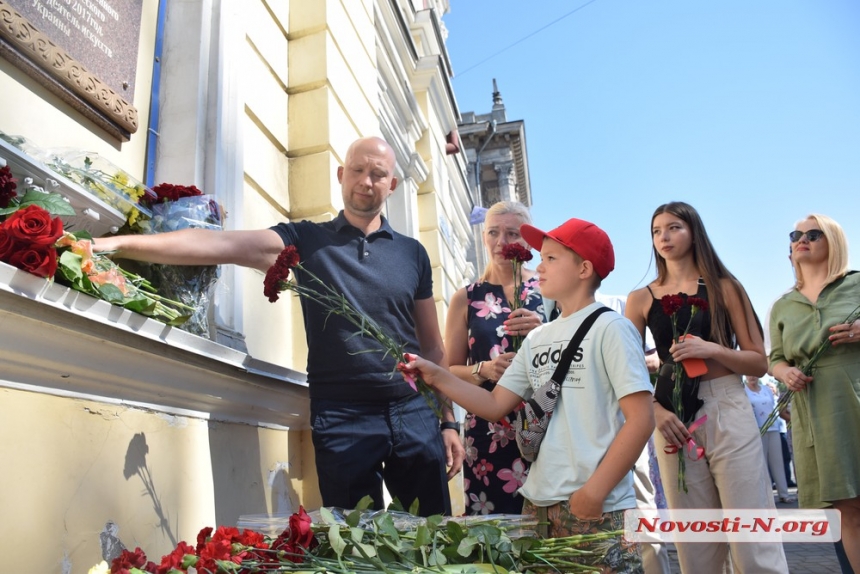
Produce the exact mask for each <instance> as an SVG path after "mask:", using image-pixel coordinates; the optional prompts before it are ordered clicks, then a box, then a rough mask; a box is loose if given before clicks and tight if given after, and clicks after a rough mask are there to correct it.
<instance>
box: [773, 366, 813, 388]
mask: <svg viewBox="0 0 860 574" xmlns="http://www.w3.org/2000/svg"><path fill="white" fill-rule="evenodd" d="M779 367H780V368H778V369H774V373H773V376H774V377H776V378H777V379H779V380H780V381H782V382H783V383H785V386H786V387H788V389H789V390H791V391H794V392H798V391H802V390H803V389H805V388H806V385H808V384H809V383H811V382H812V377H807V376H806V375H804V374H803V371H801V370H800V369H798V368H797V367H792V366H790V365H788V364H786V363H783V364H782V365H779Z"/></svg>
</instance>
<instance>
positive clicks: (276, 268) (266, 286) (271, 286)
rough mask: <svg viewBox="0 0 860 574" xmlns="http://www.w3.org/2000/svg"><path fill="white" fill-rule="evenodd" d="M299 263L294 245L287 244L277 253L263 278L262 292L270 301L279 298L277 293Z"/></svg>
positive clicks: (283, 287) (281, 289)
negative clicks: (276, 257)
mask: <svg viewBox="0 0 860 574" xmlns="http://www.w3.org/2000/svg"><path fill="white" fill-rule="evenodd" d="M298 264H299V252H298V250H297V249H296V246H295V245H287V246H286V247H285V248H284V250H283V251H281V253H280V254H279V255H278V259H277V260H276V261H275V264H274V265H272V266H271V267H269V270H268V271H266V278H265V279H263V294H264V295H265V296H266V297H268V299H269V302H270V303H274V302H275V301H277V300H278V299H279V295H278V293H280V292H281V291H283V290H284V289H286V288H287V287H286V283H287V282H288V281H289V278H290V272H291V271H292V269H293V267H295V266H296V265H298Z"/></svg>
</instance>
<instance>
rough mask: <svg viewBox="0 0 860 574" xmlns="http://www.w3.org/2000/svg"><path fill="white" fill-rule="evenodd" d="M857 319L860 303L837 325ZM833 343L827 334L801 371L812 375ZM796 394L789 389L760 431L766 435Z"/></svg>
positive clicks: (859, 315) (859, 316) (859, 313)
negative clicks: (816, 364)
mask: <svg viewBox="0 0 860 574" xmlns="http://www.w3.org/2000/svg"><path fill="white" fill-rule="evenodd" d="M857 319H860V305H857V306H856V307H854V310H853V311H851V312H850V313H849V314H848V316H847V317H845V319H844V320H843V321H841V322H840V323H836V324H837V325H842V324H844V323H853V322H854V321H856V320H857ZM832 346H833V345H832V344H831V343H830V337H829V336H827V335H825V337H824V340H822V341H821V343H819V345H818V348H816V349H815V352H814V353H813V354H812V357H810V359H809V361H808V362H807V363H806V364H805V365H804V366H803V367H802V368H801V369H800V372H801V373H803V374H804V375H806V376H807V377H808V376H810V375H812V370H813V368H814V367H815V363H817V362H818V359H820V358H821V355H823V354H824V353H825V352H826V351H827V350H828V349H829V348H830V347H832ZM793 396H794V391H792V390H791V389H788V390H787V391H785V393H783V394H782V396H781V397H780V398H779V401H777V403H776V406H775V407H774V409H773V411H771V413H770V414H769V415H768V417H767V419H766V420H765V421H764V424H763V425H761V429H760V433H761V435H762V436H764V433H766V432H767V429H769V428H770V427H772V426H773V424H774V423H775V422H776V419H777V418H778V417H779V413H780V411H782V410H783V409H785V408H787V407H788V405H789V404H790V403H791V398H792V397H793Z"/></svg>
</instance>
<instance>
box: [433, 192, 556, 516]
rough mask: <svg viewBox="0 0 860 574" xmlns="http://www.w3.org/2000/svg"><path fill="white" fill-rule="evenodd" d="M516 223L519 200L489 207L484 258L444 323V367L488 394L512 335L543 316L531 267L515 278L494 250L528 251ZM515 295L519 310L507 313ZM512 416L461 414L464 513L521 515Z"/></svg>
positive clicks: (522, 474)
mask: <svg viewBox="0 0 860 574" xmlns="http://www.w3.org/2000/svg"><path fill="white" fill-rule="evenodd" d="M524 223H531V217H530V216H529V211H528V208H526V206H525V205H523V204H521V203H516V202H508V201H503V202H499V203H496V204H494V205H492V206H491V207H490V208H489V210H488V211H487V214H486V219H485V220H484V232H483V243H484V248H485V249H486V251H487V255H488V256H489V263H488V264H487V267H486V268H485V269H484V272H483V273H482V274H481V277H480V278H479V279H478V280H477V281H476V282H475V283H472V284H471V285H468V286H467V287H463V288H462V289H460V290H458V291H457V292H456V293H455V294H454V296H453V297H452V298H451V304H450V307H449V308H448V318H447V320H446V322H445V351H446V354H447V356H448V362H449V365H450V367H449V368H450V371H451V372H452V373H453V374H454V375H456V376H457V377H458V378H460V379H462V380H464V381H467V382H469V383H473V384H475V385H480V386H482V387H483V388H485V389H487V390H490V391H491V390H492V389H493V388H494V387H495V386H496V381H498V380H499V378H500V377H501V376H502V373H504V372H505V369H507V368H508V366H509V365H510V364H511V361H512V360H513V357H514V355H515V354H516V353H514V352H513V348H512V343H513V337H515V336H516V337H524V336H525V335H526V334H528V332H529V331H531V330H532V329H534V328H535V327H537V326H539V325H540V324H541V323H542V322H543V318H544V315H543V301H542V299H541V296H540V294H539V292H538V289H537V278H536V277H535V273H534V271H532V270H531V269H527V268H526V267H522V269H521V271H520V276H519V277H517V278H516V280H515V278H514V275H513V267H512V265H511V261H510V260H508V259H505V257H504V256H503V254H502V249H503V248H504V247H505V246H506V245H509V244H512V243H520V244H521V245H522V246H523V247H525V248H526V249H529V247H528V244H527V243H526V242H525V241H524V240H523V239H522V237H521V236H520V226H521V225H522V224H524ZM515 299H516V300H517V301H519V304H520V305H521V307H520V308H519V309H517V310H516V311H513V312H512V311H511V309H512V303H511V302H512V301H514V300H515ZM513 419H514V416H513V415H512V414H511V415H508V416H507V417H504V418H503V419H501V420H497V421H488V420H484V419H482V418H480V417H478V416H476V415H475V414H473V413H468V414H467V415H466V421H465V429H464V433H463V436H464V442H465V444H464V446H465V448H466V460H465V464H464V466H463V469H464V476H463V480H464V490H465V498H466V512H467V513H468V514H491V513H507V514H520V512H522V508H523V499H522V497H521V496H520V495H519V494H518V493H517V491H518V489H519V488H520V487H521V486H522V485H523V482H525V478H526V476H527V474H528V463H527V462H526V461H525V460H523V459H522V458H521V457H520V453H519V450H518V449H517V445H516V441H515V440H514V431H513V427H512V426H511V423H512V422H513Z"/></svg>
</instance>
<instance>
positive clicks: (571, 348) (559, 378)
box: [552, 307, 612, 387]
mask: <svg viewBox="0 0 860 574" xmlns="http://www.w3.org/2000/svg"><path fill="white" fill-rule="evenodd" d="M607 311H612V309H610V308H609V307H601V308H600V309H596V310H594V311H593V312H592V313H591V315H589V316H588V317H586V318H585V321H583V322H582V324H581V325H580V326H579V328H578V329H577V330H576V333H574V334H573V337H572V338H571V339H570V343H568V345H567V347H566V348H565V349H564V351H563V352H562V354H561V357H560V358H559V360H558V365H556V367H555V372H554V373H553V374H552V380H553V381H555V382H556V383H557V384H558V386H559V387H561V384H562V383H563V382H564V378H565V376H567V371H569V370H570V363H571V362H572V361H573V355H574V354H575V353H576V351H577V350H578V349H579V346H580V345H581V344H582V340H583V339H584V338H585V335H586V334H587V333H588V330H589V329H591V326H592V325H594V322H595V321H596V320H597V318H598V317H599V316H600V315H602V314H603V313H606V312H607Z"/></svg>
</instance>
